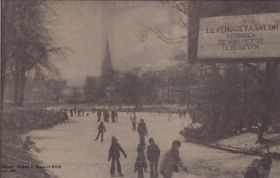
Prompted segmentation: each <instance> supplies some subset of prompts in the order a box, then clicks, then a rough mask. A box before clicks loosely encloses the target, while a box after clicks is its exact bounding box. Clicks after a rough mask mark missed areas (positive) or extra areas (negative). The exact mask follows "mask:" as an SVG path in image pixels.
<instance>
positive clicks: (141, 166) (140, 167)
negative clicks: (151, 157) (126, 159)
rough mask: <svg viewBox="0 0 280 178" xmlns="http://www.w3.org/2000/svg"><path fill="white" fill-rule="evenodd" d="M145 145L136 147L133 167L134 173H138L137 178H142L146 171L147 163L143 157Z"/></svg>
mask: <svg viewBox="0 0 280 178" xmlns="http://www.w3.org/2000/svg"><path fill="white" fill-rule="evenodd" d="M144 151H145V145H143V144H141V143H140V144H139V145H138V147H137V152H138V154H137V158H136V162H135V165H134V171H135V172H137V173H138V178H144V171H145V172H146V171H147V162H146V157H145V153H144Z"/></svg>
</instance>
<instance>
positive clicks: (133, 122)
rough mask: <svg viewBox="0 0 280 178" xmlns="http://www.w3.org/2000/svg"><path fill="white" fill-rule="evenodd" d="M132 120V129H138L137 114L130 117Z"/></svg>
mask: <svg viewBox="0 0 280 178" xmlns="http://www.w3.org/2000/svg"><path fill="white" fill-rule="evenodd" d="M130 120H131V124H132V130H136V125H137V120H136V116H135V115H134V116H131V117H130Z"/></svg>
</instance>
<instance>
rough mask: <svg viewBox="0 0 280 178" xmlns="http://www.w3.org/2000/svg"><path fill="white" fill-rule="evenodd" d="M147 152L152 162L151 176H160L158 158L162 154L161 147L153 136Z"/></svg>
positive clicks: (150, 162)
mask: <svg viewBox="0 0 280 178" xmlns="http://www.w3.org/2000/svg"><path fill="white" fill-rule="evenodd" d="M146 154H147V158H148V160H149V164H150V178H158V160H159V156H160V149H159V147H158V145H157V144H156V143H155V141H154V139H153V138H150V139H149V145H148V147H147V153H146Z"/></svg>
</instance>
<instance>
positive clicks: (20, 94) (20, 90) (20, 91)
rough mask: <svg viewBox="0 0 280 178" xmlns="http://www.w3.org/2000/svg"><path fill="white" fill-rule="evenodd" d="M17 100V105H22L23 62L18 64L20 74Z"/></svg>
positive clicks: (23, 85)
mask: <svg viewBox="0 0 280 178" xmlns="http://www.w3.org/2000/svg"><path fill="white" fill-rule="evenodd" d="M19 84H20V85H19V96H18V97H19V102H18V105H19V106H22V105H23V101H24V88H25V70H24V66H23V64H21V66H20V76H19Z"/></svg>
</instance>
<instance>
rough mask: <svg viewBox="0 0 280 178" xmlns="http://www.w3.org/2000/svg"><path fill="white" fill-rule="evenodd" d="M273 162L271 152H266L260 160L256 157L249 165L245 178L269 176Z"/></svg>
mask: <svg viewBox="0 0 280 178" xmlns="http://www.w3.org/2000/svg"><path fill="white" fill-rule="evenodd" d="M271 164H272V156H271V153H266V154H265V155H264V156H263V157H262V159H260V160H258V159H254V160H253V161H252V162H251V163H250V164H249V166H248V167H247V169H246V172H245V175H244V178H268V177H269V172H270V169H271Z"/></svg>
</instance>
